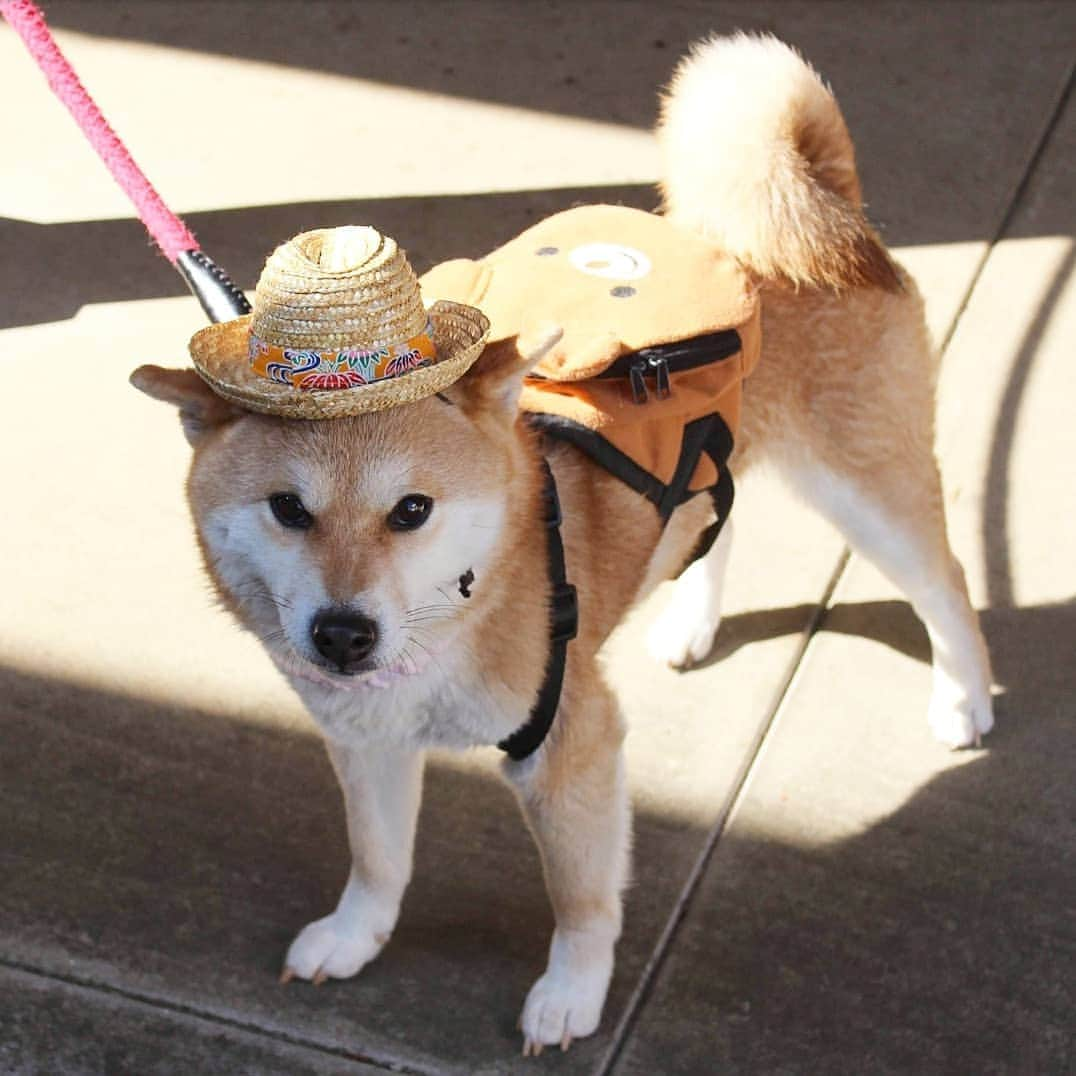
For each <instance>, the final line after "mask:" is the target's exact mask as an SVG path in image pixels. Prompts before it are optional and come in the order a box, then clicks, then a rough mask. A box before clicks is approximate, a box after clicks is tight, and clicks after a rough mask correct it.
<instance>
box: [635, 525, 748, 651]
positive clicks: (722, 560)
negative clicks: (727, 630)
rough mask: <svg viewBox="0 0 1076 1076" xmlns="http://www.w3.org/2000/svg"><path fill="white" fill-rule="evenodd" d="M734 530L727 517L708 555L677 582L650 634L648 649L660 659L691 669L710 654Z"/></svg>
mask: <svg viewBox="0 0 1076 1076" xmlns="http://www.w3.org/2000/svg"><path fill="white" fill-rule="evenodd" d="M732 533H733V532H732V519H731V518H730V519H726V520H725V524H724V526H723V527H722V528H721V531H720V533H719V534H718V536H717V538H716V539H715V541H714V544H713V545H712V546H711V547H710V549H709V551H708V552H707V553H706V555H705V556H703V557H700V558H699V559H698V560H695V561H692V562H691V564H689V565H688V566H687V567H686V568H685V569H684V571H683V572H682V573H681V574H680V577H679V578H678V579H677V580H676V582H675V583H674V584H673V592H672V594H671V595H670V597H669V601H668V604H667V605H666V606H665V608H664V609H663V610H662V611H661V613H660V614H659V615H658V617H657V619H656V620H655V621H654V623H653V624H652V625H651V627H650V631H649V632H648V633H647V637H646V645H647V650H649V652H650V655H651V657H653V658H654V659H655V660H656V661H659V662H661V663H662V664H664V665H671V666H672V667H673V668H674V669H687V668H690V667H691V666H692V665H694V664H695V662H697V661H701V660H702V659H703V658H704V657H706V655H707V654H709V653H710V650H711V648H712V647H713V645H714V636H715V635H716V634H717V629H718V628H719V627H720V625H721V597H722V591H723V589H724V584H725V571H726V569H727V568H728V563H729V553H730V552H731V551H732Z"/></svg>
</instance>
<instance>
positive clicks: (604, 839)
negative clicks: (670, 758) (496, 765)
mask: <svg viewBox="0 0 1076 1076" xmlns="http://www.w3.org/2000/svg"><path fill="white" fill-rule="evenodd" d="M568 660H569V667H571V665H572V658H571V657H569V659H568ZM589 666H590V667H589V668H588V669H587V670H585V672H581V671H580V669H579V668H578V666H577V667H576V668H575V669H574V670H573V679H574V682H575V683H576V684H581V683H584V682H585V683H586V684H587V691H586V694H585V696H584V697H582V698H580V697H578V695H576V693H575V692H574V691H572V690H571V686H570V685H569V687H568V689H567V690H566V691H565V700H566V701H565V702H564V703H562V705H561V709H560V711H558V714H557V718H556V720H555V721H554V723H553V728H552V730H551V732H550V735H549V736H548V737H547V739H546V741H545V743H544V744H543V745H542V747H541V748H539V750H538V752H537V753H536V754H535V755H533V756H531V758H529V759H526V760H524V761H522V762H509V763H506V765H505V773H506V775H507V777H508V779H509V781H510V782H511V783H512V785H513V786H514V788H515V790H516V794H517V796H518V797H519V799H520V802H521V803H522V805H523V809H524V813H525V814H526V817H527V821H528V823H529V825H530V827H531V831H532V832H533V833H534V835H535V838H536V840H537V842H538V847H539V849H540V850H541V854H542V865H543V868H544V871H545V878H546V885H547V887H548V890H549V896H550V899H551V901H552V904H553V913H554V917H555V919H556V929H555V930H554V931H553V940H552V942H551V944H550V947H549V963H548V965H547V967H546V970H545V974H543V975H542V977H541V978H540V979H539V980H538V981H537V982H536V983H535V984H534V986H533V987H532V988H531V990H530V993H529V994H528V995H527V1000H526V1003H525V1004H524V1006H523V1015H522V1017H521V1018H520V1026H521V1028H522V1030H523V1051H524V1054H525V1055H526V1054H528V1053H532V1052H533V1053H538V1052H540V1050H541V1048H542V1047H543V1046H545V1045H551V1044H558V1043H559V1044H560V1045H561V1047H562V1048H563V1049H567V1047H568V1044H569V1043H570V1042H571V1040H572V1039H573V1038H580V1037H582V1036H584V1035H589V1034H591V1033H592V1032H593V1031H595V1030H596V1029H597V1027H598V1022H599V1020H600V1019H601V1012H602V1006H603V1005H604V1003H605V995H606V992H607V991H608V989H609V980H610V977H611V976H612V972H613V949H614V946H615V943H616V939H617V937H618V936H619V934H620V922H621V910H620V895H621V891H622V889H623V887H624V885H625V883H626V880H627V873H628V845H629V831H630V822H629V810H628V802H627V792H626V789H625V784H624V773H623V760H622V756H621V741H622V739H623V735H624V733H623V727H622V725H621V721H620V715H619V712H618V710H617V707H616V702H615V700H614V699H613V697H612V695H611V693H610V692H609V691H608V689H607V688H605V686H604V685H603V684H601V683H600V681H599V680H598V676H599V673H598V670H597V668H596V667H594V665H593V663H592V662H591V663H589Z"/></svg>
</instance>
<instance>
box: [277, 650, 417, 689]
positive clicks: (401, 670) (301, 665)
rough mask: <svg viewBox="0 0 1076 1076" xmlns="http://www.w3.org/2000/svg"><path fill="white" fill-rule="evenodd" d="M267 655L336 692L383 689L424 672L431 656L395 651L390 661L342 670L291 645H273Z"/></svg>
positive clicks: (286, 670) (279, 665)
mask: <svg viewBox="0 0 1076 1076" xmlns="http://www.w3.org/2000/svg"><path fill="white" fill-rule="evenodd" d="M270 656H271V657H272V659H273V661H274V662H275V664H276V666H277V668H278V669H280V671H281V672H283V673H284V674H285V675H287V676H298V677H299V678H300V679H302V680H307V681H309V682H311V683H314V684H320V685H322V686H323V687H331V688H335V689H336V690H338V691H364V690H367V689H371V688H372V689H375V690H383V689H384V688H387V687H391V686H392V685H393V684H395V683H397V682H398V681H400V680H403V679H407V678H409V677H413V676H418V675H420V674H421V673H423V672H425V670H426V668H427V667H428V666H429V664H430V661H431V660H432V656H425V657H423V656H420V657H415V656H414V655H412V654H411V652H410V651H407V652H405V653H402V654H398V655H397V656H396V657H395V658H393V659H392V660H391V661H387V662H382V663H380V664H369V667H368V668H361V667H360V668H357V669H355V670H353V671H341V670H340V669H338V668H336V667H334V666H331V665H323V664H322V663H321V662H317V661H313V660H311V659H310V658H306V657H303V656H302V655H300V654H298V653H296V652H295V651H294V650H292V649H291V648H290V647H289V648H287V649H286V650H285V649H281V648H277V647H274V648H273V649H272V650H271V651H270Z"/></svg>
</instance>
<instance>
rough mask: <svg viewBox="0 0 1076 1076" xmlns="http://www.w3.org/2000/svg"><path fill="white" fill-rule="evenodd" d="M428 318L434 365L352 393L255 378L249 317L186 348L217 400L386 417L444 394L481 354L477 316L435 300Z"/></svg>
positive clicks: (201, 335)
mask: <svg viewBox="0 0 1076 1076" xmlns="http://www.w3.org/2000/svg"><path fill="white" fill-rule="evenodd" d="M429 314H430V320H431V321H432V322H433V335H434V342H435V343H436V345H437V355H438V359H437V362H435V363H434V364H433V365H432V366H420V367H418V368H417V369H414V370H409V371H408V372H407V373H405V374H401V375H400V376H399V377H392V378H386V379H384V380H382V381H375V382H373V383H372V384H369V385H359V386H357V387H356V388H348V389H320V390H319V389H311V390H303V389H297V388H294V387H292V386H291V385H280V384H277V383H276V382H275V381H270V380H268V378H264V377H261V376H260V375H259V374H256V373H254V371H253V370H251V368H250V361H249V359H248V357H247V341H248V334H249V330H250V320H251V317H252V315H250V314H246V315H245V316H243V317H241V318H236V319H235V320H234V321H226V322H223V323H221V324H219V325H210V326H208V327H207V328H205V329H202V330H201V331H200V332H197V333H195V335H194V337H193V338H192V339H191V343H190V353H191V359H192V361H193V362H194V368H195V369H196V370H197V371H198V373H199V374H200V375H201V377H202V380H204V381H205V382H206V383H207V384H208V385H209V387H210V388H211V389H212V390H213V391H214V392H215V393H216V394H217V395H218V396H222V397H223V398H224V399H226V400H230V401H231V402H232V403H235V404H238V405H239V406H240V407H244V408H246V409H247V410H250V411H260V412H262V413H263V414H266V415H280V416H281V417H283V418H307V419H325V418H346V417H347V416H348V415H361V414H364V413H365V412H368V411H384V410H385V409H386V408H389V407H397V406H399V405H400V404H406V403H414V402H415V401H416V400H422V399H425V397H427V396H432V395H433V394H434V393H436V392H440V391H441V390H442V389H446V388H448V386H449V385H451V384H452V383H453V382H455V381H458V380H459V378H460V377H462V376H463V374H464V373H466V372H467V370H468V369H469V368H470V367H471V365H472V364H473V363H474V361H475V360H476V359H477V358H478V356H479V355H481V354H482V349H483V347H484V346H485V342H486V337H487V336H488V335H489V321H488V320H487V318H486V316H485V315H484V314H483V313H482V312H481V311H480V310H476V309H475V308H474V307H473V306H464V305H462V304H461V303H451V302H448V301H447V300H439V301H438V302H436V303H434V304H433V306H432V307H430V310H429Z"/></svg>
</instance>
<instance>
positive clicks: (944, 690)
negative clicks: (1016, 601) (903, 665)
mask: <svg viewBox="0 0 1076 1076" xmlns="http://www.w3.org/2000/svg"><path fill="white" fill-rule="evenodd" d="M926 466H927V465H926V464H924V465H923V467H924V469H925V468H926ZM929 468H930V469H929V471H927V472H926V473H921V472H920V473H916V471H915V470H914V469H912V468H909V469H908V471H907V473H906V474H905V475H904V476H903V489H902V491H901V492H900V493H897V494H894V493H893V492H890V493H888V494H887V493H886V490H887V489H892V488H896V489H898V490H901V484H900V483H894V484H893V486H892V487H889V486H887V485H886V484H885V483H884V481H883V478H882V476H881V475H879V476H878V481H877V482H876V484H874V485H873V486H872V487H871V488H870V489H869V490H868V491H864V490H861V489H859V488H858V487H857V485H856V484H855V483H854V482H853V481H851V480H850V479H848V478H846V477H845V476H843V475H838V474H835V473H833V472H832V471H828V470H826V469H825V468H824V467H822V466H821V465H804V464H803V463H802V461H801V462H800V463H799V464H798V465H797V466H795V467H793V468H790V467H786V468H785V469H784V473H785V475H786V477H788V478H789V480H790V481H791V482H792V483H793V484H794V486H795V487H796V489H797V490H798V491H799V492H800V493H801V494H802V495H803V497H804V498H805V499H806V500H807V501H808V502H809V503H810V504H811V505H812V506H813V507H815V508H817V509H818V510H819V511H820V512H822V514H823V515H825V516H826V517H827V518H828V519H830V520H831V521H832V522H833V523H834V524H835V525H836V526H837V527H838V528H839V529H840V530H841V532H842V533H843V534H844V536H845V537H846V538H847V539H848V542H849V544H850V545H851V546H852V548H853V549H854V550H855V551H856V552H857V553H860V554H861V555H862V556H864V557H866V558H867V559H868V560H870V561H872V562H873V563H874V564H875V565H876V566H877V567H878V568H879V570H880V571H881V572H882V573H883V574H884V575H886V576H887V577H888V578H889V579H890V580H891V581H892V582H893V583H895V584H896V585H897V586H898V587H899V588H900V589H901V590H902V591H903V592H904V594H905V595H906V596H907V598H908V600H909V601H910V602H911V603H912V606H913V608H914V609H915V611H916V613H917V614H918V615H919V617H920V619H921V620H922V621H923V623H924V624H925V625H926V629H927V633H928V634H929V636H930V642H931V647H932V652H933V665H934V688H933V693H932V695H931V699H930V706H929V709H928V711H927V718H928V721H929V722H930V728H931V731H933V733H934V735H935V736H936V737H937V738H938V739H939V740H941V742H942V743H944V744H947V745H948V746H949V747H953V748H959V747H971V746H975V745H978V743H979V741H980V737H982V736H983V735H984V734H985V733H987V732H989V731H990V729H991V728H993V726H994V710H993V699H992V697H991V686H992V683H993V677H992V676H991V672H990V658H989V656H988V654H987V651H986V643H985V642H984V641H983V636H982V632H981V631H980V630H979V621H978V617H977V616H976V614H975V610H974V609H973V608H972V607H971V601H970V599H969V598H968V591H967V585H966V583H965V581H964V572H963V570H962V569H961V567H960V565H959V564H958V563H957V561H956V558H955V557H954V556H953V554H952V552H951V551H950V550H949V542H948V539H947V538H946V534H945V518H944V512H943V509H942V507H941V494H940V491H939V490H938V478H937V471H936V469H935V466H934V463H933V460H931V462H930V464H929ZM898 496H900V497H901V498H903V500H902V502H901V503H897V502H896V497H898ZM887 497H888V499H887ZM891 502H892V503H891Z"/></svg>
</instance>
